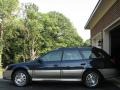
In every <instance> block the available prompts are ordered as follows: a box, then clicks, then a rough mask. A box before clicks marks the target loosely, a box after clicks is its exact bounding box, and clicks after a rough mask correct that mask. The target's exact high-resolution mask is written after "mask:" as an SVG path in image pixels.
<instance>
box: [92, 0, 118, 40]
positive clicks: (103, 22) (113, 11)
mask: <svg viewBox="0 0 120 90" xmlns="http://www.w3.org/2000/svg"><path fill="white" fill-rule="evenodd" d="M119 17H120V0H118V1H117V2H116V3H115V4H114V5H113V6H112V7H111V8H110V9H109V10H108V12H107V13H106V14H105V15H104V16H103V17H102V18H101V19H100V21H99V22H98V23H97V24H96V25H95V27H94V28H93V29H92V30H91V38H92V37H93V36H95V35H96V34H97V33H99V32H101V31H102V30H103V29H104V28H105V27H107V26H108V25H109V24H110V23H112V22H113V21H115V20H116V19H117V18H119Z"/></svg>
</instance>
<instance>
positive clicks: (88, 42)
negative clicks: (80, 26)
mask: <svg viewBox="0 0 120 90" xmlns="http://www.w3.org/2000/svg"><path fill="white" fill-rule="evenodd" d="M90 45H91V44H90V39H88V40H86V41H85V42H84V43H83V46H85V47H88V46H90Z"/></svg>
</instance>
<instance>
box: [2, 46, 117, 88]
mask: <svg viewBox="0 0 120 90" xmlns="http://www.w3.org/2000/svg"><path fill="white" fill-rule="evenodd" d="M116 75H117V70H116V69H115V68H114V64H113V63H112V61H111V58H110V56H109V55H108V54H107V53H106V52H104V51H103V50H102V49H98V48H95V47H82V48H59V49H56V50H54V51H51V52H48V53H47V54H45V55H44V56H42V57H39V58H37V59H35V60H33V61H31V62H26V63H19V64H12V65H9V66H7V67H6V69H5V71H4V73H3V78H4V79H9V80H12V81H13V83H14V84H15V85H17V86H20V87H21V86H25V85H27V84H29V83H30V82H31V81H36V80H58V81H64V80H65V81H70V80H71V81H73V80H74V81H75V80H77V81H78V80H79V81H82V82H83V83H84V85H85V86H87V87H96V86H98V85H100V84H101V82H102V81H103V79H105V78H110V77H113V76H116Z"/></svg>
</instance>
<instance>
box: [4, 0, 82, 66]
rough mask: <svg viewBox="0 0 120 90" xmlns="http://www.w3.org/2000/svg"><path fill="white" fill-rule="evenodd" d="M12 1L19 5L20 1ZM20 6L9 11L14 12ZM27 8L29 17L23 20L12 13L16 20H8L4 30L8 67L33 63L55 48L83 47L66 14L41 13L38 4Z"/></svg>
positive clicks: (26, 13)
mask: <svg viewBox="0 0 120 90" xmlns="http://www.w3.org/2000/svg"><path fill="white" fill-rule="evenodd" d="M2 1H9V0H2ZM10 1H13V2H15V1H16V2H17V0H10ZM16 5H17V4H16ZM12 7H13V6H12ZM12 7H10V8H12ZM16 7H17V6H16ZM16 7H14V9H12V10H11V9H10V10H11V11H10V10H8V11H9V12H12V11H14V10H16ZM24 8H25V9H24V10H23V12H24V15H25V16H24V17H22V18H19V17H18V16H14V17H13V16H12V15H11V14H8V15H10V17H12V20H11V19H7V20H8V21H9V23H7V24H6V25H5V28H4V31H5V32H4V37H3V40H4V44H2V45H3V50H2V52H3V55H2V62H3V65H4V66H6V65H8V64H10V63H18V62H23V61H24V62H25V61H28V60H33V59H34V58H36V57H38V56H40V55H42V54H44V53H46V52H47V51H50V50H52V49H56V48H60V47H80V46H83V40H82V38H81V37H80V36H79V35H78V34H77V32H76V29H75V28H74V26H73V25H72V23H71V22H70V20H69V19H68V18H67V17H65V16H64V15H63V14H61V13H59V12H55V11H52V12H48V13H41V12H39V11H38V7H37V6H36V5H35V4H30V3H29V4H26V5H25V7H24ZM4 11H5V10H3V12H4ZM6 15H7V14H6ZM6 17H8V16H6Z"/></svg>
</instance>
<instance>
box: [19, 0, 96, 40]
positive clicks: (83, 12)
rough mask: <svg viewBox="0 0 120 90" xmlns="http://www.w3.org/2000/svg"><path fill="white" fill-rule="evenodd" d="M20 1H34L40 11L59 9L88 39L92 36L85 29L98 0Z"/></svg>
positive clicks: (23, 0)
mask: <svg viewBox="0 0 120 90" xmlns="http://www.w3.org/2000/svg"><path fill="white" fill-rule="evenodd" d="M19 1H20V3H29V2H30V3H34V4H36V5H37V6H38V7H39V11H40V12H43V13H47V12H49V11H57V12H60V13H62V14H63V15H65V16H66V17H67V18H69V19H70V21H71V22H72V24H73V26H74V27H75V28H76V30H77V32H78V34H79V35H80V36H81V37H82V38H83V40H87V39H89V38H90V30H85V29H84V26H85V25H86V23H87V21H88V19H89V17H90V15H91V13H92V11H93V9H94V8H95V6H96V4H97V2H98V0H19Z"/></svg>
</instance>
